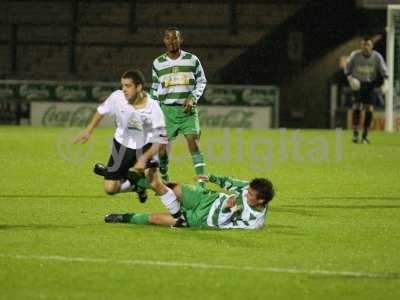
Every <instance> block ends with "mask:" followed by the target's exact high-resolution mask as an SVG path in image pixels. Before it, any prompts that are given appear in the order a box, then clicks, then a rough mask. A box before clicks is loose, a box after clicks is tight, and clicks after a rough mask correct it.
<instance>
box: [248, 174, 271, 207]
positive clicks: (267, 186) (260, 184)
mask: <svg viewBox="0 0 400 300" xmlns="http://www.w3.org/2000/svg"><path fill="white" fill-rule="evenodd" d="M250 187H251V188H252V189H253V190H255V191H256V193H257V198H258V199H264V200H265V202H264V205H265V204H267V203H268V202H270V201H271V200H272V198H274V196H275V190H274V186H273V185H272V182H271V181H269V180H268V179H266V178H254V179H253V180H252V181H250Z"/></svg>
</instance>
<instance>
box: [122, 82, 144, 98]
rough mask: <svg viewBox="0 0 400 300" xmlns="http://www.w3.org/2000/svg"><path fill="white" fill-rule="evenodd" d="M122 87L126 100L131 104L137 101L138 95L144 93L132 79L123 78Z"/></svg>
mask: <svg viewBox="0 0 400 300" xmlns="http://www.w3.org/2000/svg"><path fill="white" fill-rule="evenodd" d="M121 87H122V91H123V92H124V95H125V99H126V100H127V101H129V102H131V101H133V100H135V99H136V97H137V95H138V94H139V93H140V92H141V91H142V90H141V85H140V84H138V85H136V84H135V83H134V82H133V81H132V79H130V78H121Z"/></svg>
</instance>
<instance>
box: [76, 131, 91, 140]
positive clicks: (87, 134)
mask: <svg viewBox="0 0 400 300" xmlns="http://www.w3.org/2000/svg"><path fill="white" fill-rule="evenodd" d="M91 135H92V133H91V132H90V131H89V130H87V129H85V130H84V131H82V132H81V133H80V134H79V135H78V137H77V138H76V139H75V140H74V144H84V143H86V142H87V141H88V140H89V139H90V136H91Z"/></svg>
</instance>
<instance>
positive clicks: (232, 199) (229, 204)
mask: <svg viewBox="0 0 400 300" xmlns="http://www.w3.org/2000/svg"><path fill="white" fill-rule="evenodd" d="M235 205H236V201H235V196H230V197H229V198H228V200H226V202H225V204H224V208H232V207H234V206H235Z"/></svg>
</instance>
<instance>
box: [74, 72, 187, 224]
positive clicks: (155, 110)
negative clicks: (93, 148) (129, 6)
mask: <svg viewBox="0 0 400 300" xmlns="http://www.w3.org/2000/svg"><path fill="white" fill-rule="evenodd" d="M121 86H122V89H121V90H116V91H114V92H113V93H111V95H110V96H109V97H108V98H107V99H106V100H105V101H104V102H103V103H102V104H101V105H100V106H99V107H98V108H97V112H96V113H95V114H94V116H93V117H92V120H91V122H90V123H89V125H88V126H87V127H86V128H85V129H84V130H83V131H82V132H81V134H80V135H79V136H78V137H77V139H76V140H75V143H85V142H87V141H88V140H89V139H90V137H91V135H92V133H93V130H94V129H95V128H96V127H97V125H98V124H99V122H100V121H101V120H102V118H103V116H104V115H106V114H108V115H112V116H114V118H115V121H116V125H117V129H116V131H115V134H114V140H113V148H112V153H111V155H110V158H109V160H108V164H107V166H103V165H101V164H96V166H95V173H96V174H98V175H101V176H104V190H105V192H106V193H107V194H109V195H114V194H116V193H120V192H127V191H132V190H136V191H137V192H138V193H139V197H140V200H141V202H144V201H145V199H146V197H147V196H146V194H145V187H146V186H145V183H142V184H143V185H144V186H142V187H141V188H140V189H138V188H139V187H140V183H139V182H138V181H137V180H135V178H136V179H137V178H139V177H140V175H139V174H140V173H143V172H144V170H145V169H146V166H149V165H148V162H149V161H150V160H152V159H153V157H154V156H155V155H156V154H157V151H158V147H159V145H160V144H167V143H168V140H167V138H166V131H165V120H164V115H163V113H162V111H161V108H160V106H159V104H158V102H157V101H155V100H153V99H152V98H150V96H149V95H148V94H147V93H146V92H145V91H144V78H143V75H142V73H141V72H140V71H138V70H129V71H126V72H125V73H124V74H123V75H122V76H121ZM131 168H133V172H132V171H130V170H129V169H131ZM156 172H158V171H156ZM143 182H144V181H143ZM160 197H161V201H162V202H163V203H164V205H165V206H166V207H167V209H168V210H169V211H170V213H171V215H172V216H173V217H174V218H175V219H179V217H181V213H180V205H179V202H178V201H177V200H176V197H175V195H174V193H173V192H172V190H166V191H165V192H164V193H162V194H160Z"/></svg>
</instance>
